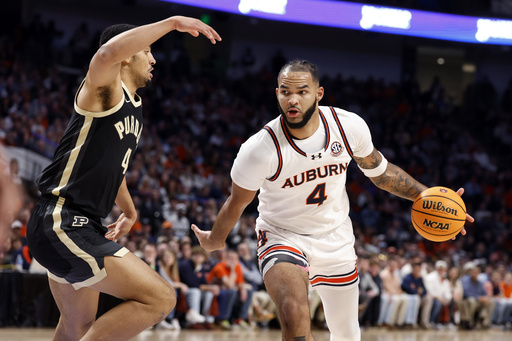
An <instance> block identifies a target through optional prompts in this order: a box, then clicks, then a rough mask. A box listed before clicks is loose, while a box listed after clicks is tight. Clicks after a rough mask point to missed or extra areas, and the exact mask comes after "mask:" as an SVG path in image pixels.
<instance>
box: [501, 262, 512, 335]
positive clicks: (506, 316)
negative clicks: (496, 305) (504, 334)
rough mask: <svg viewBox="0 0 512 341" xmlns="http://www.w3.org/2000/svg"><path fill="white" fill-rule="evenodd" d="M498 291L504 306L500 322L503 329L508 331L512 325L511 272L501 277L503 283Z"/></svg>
mask: <svg viewBox="0 0 512 341" xmlns="http://www.w3.org/2000/svg"><path fill="white" fill-rule="evenodd" d="M500 291H501V292H502V294H503V300H504V301H505V304H506V307H505V309H504V311H503V319H502V322H503V323H504V324H505V327H507V329H509V328H510V326H511V325H512V272H507V273H505V276H503V282H501V284H500Z"/></svg>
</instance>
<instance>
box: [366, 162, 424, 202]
mask: <svg viewBox="0 0 512 341" xmlns="http://www.w3.org/2000/svg"><path fill="white" fill-rule="evenodd" d="M370 180H371V181H372V182H373V183H374V184H375V186H377V187H379V188H380V189H383V190H385V191H388V192H389V193H392V194H394V195H397V196H399V197H402V198H405V199H409V200H411V201H412V200H414V199H416V197H417V196H418V195H419V194H420V193H421V192H422V191H424V190H425V189H427V187H426V186H425V185H422V184H421V183H420V182H418V181H417V180H415V179H414V178H413V177H412V176H410V175H409V174H408V173H407V172H405V171H404V170H403V169H401V168H400V167H398V166H396V165H394V164H392V163H388V168H387V169H386V172H384V174H382V175H380V176H377V177H375V178H370Z"/></svg>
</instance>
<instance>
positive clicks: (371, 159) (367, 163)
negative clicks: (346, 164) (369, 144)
mask: <svg viewBox="0 0 512 341" xmlns="http://www.w3.org/2000/svg"><path fill="white" fill-rule="evenodd" d="M354 161H355V162H357V164H358V165H359V167H361V168H363V169H373V168H377V167H378V166H379V165H380V163H381V162H382V155H380V153H379V152H378V151H377V149H375V148H373V151H372V153H371V154H370V155H368V156H367V157H356V156H354Z"/></svg>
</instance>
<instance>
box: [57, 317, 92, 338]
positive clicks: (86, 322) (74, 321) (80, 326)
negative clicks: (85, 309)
mask: <svg viewBox="0 0 512 341" xmlns="http://www.w3.org/2000/svg"><path fill="white" fill-rule="evenodd" d="M60 320H61V324H62V327H63V328H64V329H65V330H66V333H67V334H68V335H77V336H79V337H78V338H77V339H79V338H80V337H81V336H83V335H85V333H87V331H88V330H89V329H90V328H91V326H92V325H93V323H94V322H95V321H96V316H95V315H94V316H85V315H80V314H65V315H64V314H62V315H61V316H60Z"/></svg>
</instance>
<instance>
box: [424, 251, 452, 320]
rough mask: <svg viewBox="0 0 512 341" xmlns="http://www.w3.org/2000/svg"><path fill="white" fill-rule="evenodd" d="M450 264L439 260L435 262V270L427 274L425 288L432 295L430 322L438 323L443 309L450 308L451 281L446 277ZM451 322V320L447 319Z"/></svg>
mask: <svg viewBox="0 0 512 341" xmlns="http://www.w3.org/2000/svg"><path fill="white" fill-rule="evenodd" d="M447 271H448V264H447V263H446V262H445V261H444V260H438V261H437V262H436V264H435V270H434V271H432V272H430V273H429V274H428V275H426V276H425V281H424V283H425V288H426V289H427V292H428V293H429V294H430V295H431V296H432V298H433V302H432V312H431V313H430V323H431V324H435V325H437V324H438V323H439V322H440V321H439V317H440V313H441V311H443V310H444V309H447V308H448V305H449V304H450V301H451V300H452V293H451V290H450V282H449V281H448V279H447V278H446V274H447ZM447 322H449V321H447Z"/></svg>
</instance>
